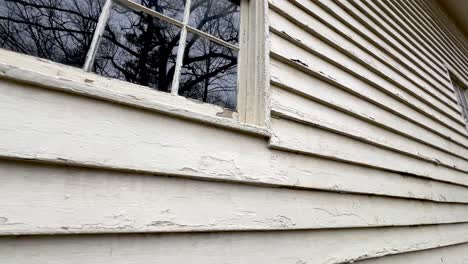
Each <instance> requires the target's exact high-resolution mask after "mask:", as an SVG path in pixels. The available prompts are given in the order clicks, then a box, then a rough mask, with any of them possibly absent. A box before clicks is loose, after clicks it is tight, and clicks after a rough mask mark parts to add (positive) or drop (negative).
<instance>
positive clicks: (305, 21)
mask: <svg viewBox="0 0 468 264" xmlns="http://www.w3.org/2000/svg"><path fill="white" fill-rule="evenodd" d="M309 3H311V2H309ZM271 8H272V9H273V10H275V12H276V13H279V14H281V16H282V17H279V18H278V15H277V16H276V17H271V20H272V26H273V27H275V28H277V29H278V30H279V31H284V32H287V34H289V35H292V34H291V30H290V29H291V25H290V23H294V24H296V25H299V26H300V27H301V28H302V29H304V30H305V31H307V32H308V33H309V34H313V35H316V36H317V37H321V40H325V41H326V43H328V44H329V45H331V46H332V47H333V48H334V49H335V52H336V51H340V52H342V53H344V54H345V55H347V56H348V57H350V58H353V59H355V60H356V61H357V62H359V63H361V64H363V65H364V66H368V69H369V70H373V71H375V72H376V73H380V74H382V75H383V76H384V77H385V76H388V77H387V78H388V79H389V80H390V81H397V83H398V84H397V85H399V87H401V86H407V87H408V88H410V89H409V90H412V89H411V88H412V87H413V86H416V88H417V89H416V90H415V91H416V93H417V91H418V89H422V90H423V91H424V92H425V93H427V95H430V96H433V97H434V98H435V99H437V100H439V101H440V102H441V103H444V104H447V105H448V106H449V107H451V108H454V106H456V100H455V98H454V97H453V94H451V93H448V94H447V90H446V89H445V88H443V87H442V88H439V87H438V86H437V84H436V83H434V82H428V83H429V85H428V83H426V81H427V80H422V79H421V78H419V77H417V76H415V74H413V73H411V72H409V71H408V70H407V69H406V68H402V67H398V66H399V65H398V64H397V63H396V62H395V61H394V60H393V59H391V58H390V57H389V56H385V55H382V54H383V53H382V52H381V51H378V50H376V48H375V47H374V46H373V45H372V44H371V43H369V42H368V41H366V40H365V39H364V38H362V37H360V36H358V35H356V34H354V36H353V37H351V36H348V35H347V34H349V32H350V30H349V29H347V28H346V27H345V26H343V25H341V27H342V28H343V29H342V30H340V29H338V28H337V26H334V25H336V24H339V22H338V21H337V20H336V19H334V18H331V17H327V18H328V19H329V20H331V21H333V23H334V24H333V25H331V24H329V23H328V25H325V24H324V23H322V22H320V21H319V20H318V19H316V18H314V17H313V16H312V15H310V14H309V13H307V11H306V10H307V9H305V8H302V9H301V8H300V6H299V4H297V3H296V5H295V4H293V3H292V2H287V1H277V2H274V5H271ZM316 8H318V7H316ZM322 12H323V11H322ZM315 15H316V16H317V17H318V18H320V16H319V14H315ZM286 18H287V19H288V20H290V21H291V22H290V23H287V22H286V23H285V22H283V21H285V20H286ZM331 21H330V22H331ZM275 22H276V23H275ZM280 27H281V29H279V28H280ZM294 27H295V26H293V28H294ZM338 27H339V26H338ZM296 32H297V30H296ZM302 35H304V33H302V34H300V33H299V34H298V36H302ZM296 38H299V39H301V37H296ZM356 39H357V40H356ZM303 42H304V41H303ZM320 42H321V41H320ZM434 84H435V85H434ZM404 89H406V88H404ZM447 99H449V100H447Z"/></svg>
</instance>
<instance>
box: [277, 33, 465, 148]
mask: <svg viewBox="0 0 468 264" xmlns="http://www.w3.org/2000/svg"><path fill="white" fill-rule="evenodd" d="M286 38H287V36H278V35H277V34H272V35H271V41H272V45H271V51H272V54H273V56H274V57H275V58H276V59H283V60H286V61H289V62H294V63H295V64H296V65H297V66H298V68H302V69H303V71H309V72H313V73H315V75H319V76H320V75H322V76H329V78H330V79H333V81H334V82H335V83H338V84H340V85H341V86H344V87H348V88H349V89H350V90H351V91H352V92H353V93H355V94H358V95H359V96H361V97H364V98H366V99H367V100H371V101H373V102H374V103H376V104H378V105H379V106H381V107H383V108H386V109H393V110H394V111H398V112H399V113H401V114H403V115H404V116H405V117H406V118H407V119H410V120H412V121H413V122H416V123H422V124H424V126H426V127H429V128H432V129H433V130H436V131H437V132H439V134H441V135H446V136H449V137H451V138H453V139H454V141H456V142H457V143H459V144H461V145H462V146H467V144H468V140H467V138H466V137H467V135H466V134H467V133H466V130H465V128H464V127H463V126H461V125H460V124H458V123H455V122H454V121H453V120H451V119H448V118H447V117H446V116H441V115H440V114H437V113H436V112H435V111H433V110H429V107H428V106H423V105H422V104H421V103H420V102H419V103H418V102H414V101H408V100H406V99H404V96H402V97H399V99H398V100H397V99H396V98H395V97H393V96H390V95H388V94H387V92H388V91H386V90H385V89H384V88H383V87H380V89H377V88H376V87H375V86H376V85H377V84H376V83H372V84H371V83H369V81H368V80H366V79H364V80H363V79H362V78H361V76H355V75H353V74H350V73H348V72H347V71H345V70H343V69H340V68H338V67H337V66H336V65H334V64H332V63H330V62H328V61H326V60H324V59H323V58H321V57H320V56H318V55H317V54H313V53H312V52H311V51H310V50H305V49H303V48H301V47H298V46H296V45H292V44H291V39H286ZM392 88H394V87H392ZM398 94H400V93H399V92H397V91H395V94H394V95H395V96H397V95H398ZM415 105H416V106H415ZM421 108H426V109H427V112H425V111H423V110H421ZM449 124H450V125H449Z"/></svg>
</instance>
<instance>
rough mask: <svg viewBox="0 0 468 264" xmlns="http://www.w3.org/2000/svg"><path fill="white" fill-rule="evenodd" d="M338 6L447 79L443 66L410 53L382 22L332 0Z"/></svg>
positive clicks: (415, 60)
mask: <svg viewBox="0 0 468 264" xmlns="http://www.w3.org/2000/svg"><path fill="white" fill-rule="evenodd" d="M318 1H321V2H322V1H329V0H318ZM331 1H334V2H335V3H336V4H338V5H339V6H340V7H341V8H343V9H344V10H346V12H348V13H349V14H351V15H352V16H354V17H355V18H356V19H358V20H359V21H360V22H361V23H363V24H364V25H365V26H366V27H367V28H368V29H370V30H371V31H372V32H374V33H375V34H376V35H377V36H378V37H379V38H381V39H383V40H384V41H387V42H388V43H389V44H390V45H391V46H392V47H393V48H394V49H396V50H397V52H398V53H400V54H404V55H405V56H406V57H407V58H409V59H410V60H412V61H413V62H414V63H417V64H418V65H419V67H426V68H429V69H430V71H431V72H433V73H435V74H437V75H438V76H439V77H441V78H442V80H444V79H446V78H447V77H446V76H445V73H444V71H443V70H442V67H441V66H442V64H435V63H434V62H432V61H430V60H429V59H428V58H425V57H424V56H422V55H421V54H420V53H419V52H417V51H410V50H409V49H408V48H407V47H405V45H404V44H403V43H401V42H400V41H399V40H398V39H395V38H393V37H392V36H391V35H390V34H388V33H387V32H386V29H387V28H386V27H385V25H384V24H382V23H379V22H380V21H375V19H373V17H372V16H371V14H368V13H365V12H362V11H361V10H359V9H358V8H356V7H355V6H354V5H352V4H351V2H348V1H342V0H331Z"/></svg>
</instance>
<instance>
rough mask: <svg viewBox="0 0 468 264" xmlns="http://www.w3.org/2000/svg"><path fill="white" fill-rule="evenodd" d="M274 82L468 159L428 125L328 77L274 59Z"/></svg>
mask: <svg viewBox="0 0 468 264" xmlns="http://www.w3.org/2000/svg"><path fill="white" fill-rule="evenodd" d="M271 75H272V83H273V84H274V85H275V86H277V87H281V88H282V89H286V90H288V91H291V92H294V93H296V94H298V95H301V96H303V97H306V98H308V99H310V100H315V101H317V102H320V103H322V104H325V105H328V106H330V107H333V108H335V109H337V110H340V111H342V112H344V113H347V114H349V115H351V116H354V117H357V118H360V119H362V120H366V121H367V122H370V123H373V124H376V125H378V126H381V127H383V128H385V129H387V130H389V131H392V132H395V133H399V134H401V135H404V136H405V137H408V138H411V139H413V140H416V141H419V142H421V143H423V144H426V145H429V146H432V147H434V148H437V149H438V150H440V151H444V152H446V153H449V154H452V155H456V156H458V157H460V158H464V159H466V157H468V149H466V148H465V147H463V146H460V145H458V144H456V143H455V142H453V141H451V140H449V139H447V138H446V137H444V136H443V135H440V134H437V133H434V131H432V130H430V129H428V128H427V127H424V126H421V125H420V124H418V123H414V122H412V121H410V120H407V119H405V118H404V117H402V116H401V114H400V113H399V112H398V111H396V110H389V109H384V108H382V107H380V106H379V105H376V104H374V103H372V101H370V100H369V101H367V100H365V99H366V98H362V97H360V96H359V95H356V94H352V93H350V92H349V91H350V90H351V89H350V88H348V87H343V86H339V85H336V83H335V82H334V81H333V80H332V79H331V78H329V77H327V76H323V77H321V78H318V77H314V76H312V75H310V74H308V73H305V72H302V71H300V70H298V69H297V68H295V67H292V66H291V65H288V64H286V63H283V62H281V61H279V60H276V59H273V60H272V66H271Z"/></svg>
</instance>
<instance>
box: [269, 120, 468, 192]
mask: <svg viewBox="0 0 468 264" xmlns="http://www.w3.org/2000/svg"><path fill="white" fill-rule="evenodd" d="M272 129H273V132H272V138H271V142H270V144H271V146H272V147H276V148H279V149H286V150H289V151H299V152H301V153H308V154H312V155H318V156H325V157H329V158H334V159H338V160H343V161H347V162H352V163H358V164H363V165H368V166H373V167H377V168H382V169H386V170H392V171H397V172H403V173H409V174H413V175H417V176H423V177H428V178H431V179H435V180H440V181H447V182H452V183H456V184H460V185H464V186H468V177H467V174H466V172H462V171H458V170H454V169H450V168H447V167H442V166H437V165H436V164H433V163H430V162H427V161H423V160H420V159H417V158H413V157H409V156H406V155H402V154H400V153H397V152H394V151H391V150H387V149H382V148H380V147H377V146H374V145H370V144H368V143H365V142H362V141H360V140H356V139H353V138H350V137H349V136H345V135H341V134H338V133H336V132H331V131H328V130H324V129H321V128H317V127H313V126H310V125H305V124H301V123H298V122H294V121H289V120H286V119H282V118H280V119H276V118H274V119H272Z"/></svg>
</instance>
